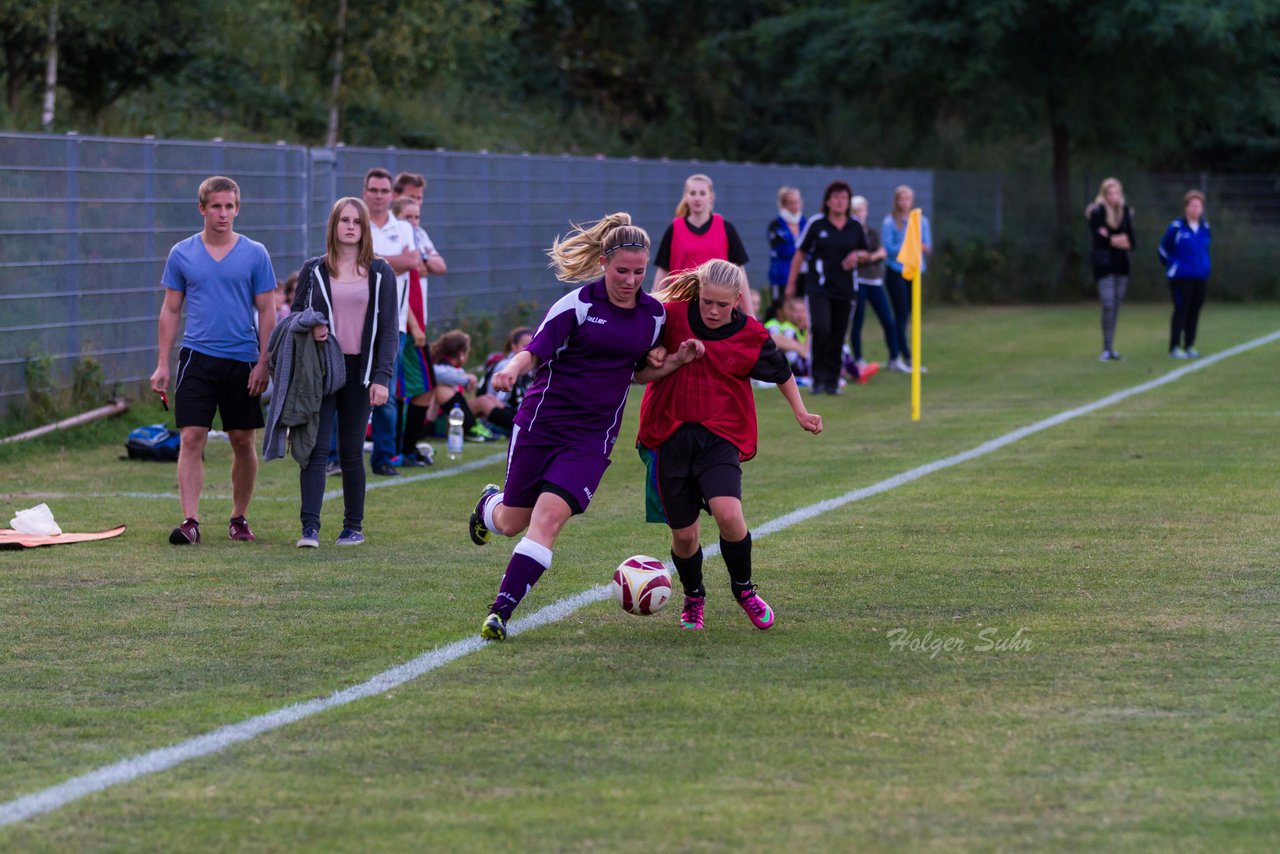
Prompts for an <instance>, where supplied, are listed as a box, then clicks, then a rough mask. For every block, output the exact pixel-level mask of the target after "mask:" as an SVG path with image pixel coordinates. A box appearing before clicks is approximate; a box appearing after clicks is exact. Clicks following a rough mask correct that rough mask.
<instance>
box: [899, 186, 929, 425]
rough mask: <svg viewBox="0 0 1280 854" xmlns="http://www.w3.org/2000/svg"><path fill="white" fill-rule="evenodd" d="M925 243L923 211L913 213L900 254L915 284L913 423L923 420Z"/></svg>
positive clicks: (904, 270)
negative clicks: (922, 350)
mask: <svg viewBox="0 0 1280 854" xmlns="http://www.w3.org/2000/svg"><path fill="white" fill-rule="evenodd" d="M923 245H924V243H923V240H922V239H921V235H920V209H919V208H916V209H915V210H913V211H911V216H910V218H909V219H908V220H907V233H906V235H905V236H904V237H903V240H902V248H901V249H899V250H898V263H899V264H901V265H902V278H904V279H907V280H908V281H910V282H911V420H912V421H919V420H920V362H921V354H920V268H921V267H923V266H924V248H923Z"/></svg>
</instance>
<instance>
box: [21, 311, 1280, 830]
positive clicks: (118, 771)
mask: <svg viewBox="0 0 1280 854" xmlns="http://www.w3.org/2000/svg"><path fill="white" fill-rule="evenodd" d="M1277 340H1280V331H1276V332H1272V333H1271V334H1269V335H1264V336H1262V337H1260V338H1255V339H1253V340H1252V341H1246V342H1245V343H1243V344H1240V345H1237V346H1235V347H1232V348H1230V349H1228V350H1223V351H1222V352H1221V353H1215V354H1213V355H1212V356H1205V357H1204V358H1201V359H1199V360H1197V361H1195V362H1191V363H1189V364H1187V365H1186V366H1185V367H1181V368H1178V369H1176V370H1173V371H1170V372H1169V373H1167V374H1164V375H1162V376H1160V377H1158V378H1156V379H1154V380H1150V381H1149V382H1145V383H1142V384H1140V385H1136V386H1132V387H1130V388H1127V389H1123V390H1121V391H1117V392H1115V393H1114V394H1109V395H1107V396H1106V397H1103V398H1100V399H1098V400H1095V401H1093V402H1092V403H1088V404H1085V405H1084V406H1078V407H1075V408H1074V409H1068V410H1066V411H1064V412H1059V413H1058V414H1057V415H1053V416H1051V417H1049V418H1045V419H1043V420H1041V421H1037V422H1035V423H1034V424H1029V425H1027V426H1026V427H1020V428H1019V429H1017V430H1013V431H1011V432H1009V433H1005V434H1004V435H1003V436H999V437H997V438H995V439H991V440H990V441H987V442H983V443H982V444H981V445H978V446H977V447H974V448H970V449H969V450H967V451H963V452H961V453H958V454H952V455H951V456H949V457H943V458H942V459H939V460H935V461H933V462H931V463H927V464H925V465H922V466H917V467H916V468H913V469H911V470H910V471H905V472H903V473H901V474H897V475H894V476H893V477H890V478H887V479H885V480H882V481H880V482H879V483H875V484H872V485H871V486H867V487H864V488H862V489H855V490H853V491H851V492H846V493H845V494H844V495H841V496H838V497H836V498H831V499H828V500H826V501H819V502H818V503H816V504H810V505H808V506H807V507H801V508H799V509H797V510H793V511H792V512H790V513H787V514H785V515H783V516H779V517H778V518H776V519H773V520H771V521H769V522H765V523H764V524H762V525H759V526H757V527H754V528H752V531H751V533H752V536H753V538H760V537H765V536H768V535H769V534H772V533H775V532H777V531H781V530H784V529H786V528H790V527H792V526H795V525H798V524H800V523H801V522H806V521H808V520H810V519H812V518H814V517H815V516H819V515H821V514H823V513H827V512H830V511H831V510H835V509H837V508H839V507H843V506H845V505H846V504H851V503H853V502H855V501H862V500H863V499H866V498H870V497H871V496H873V495H879V494H880V493H882V492H888V491H889V490H891V489H896V488H897V487H899V486H903V485H905V484H908V483H911V482H913V481H916V480H919V479H920V478H922V477H924V476H926V475H929V474H932V473H934V472H937V471H941V470H943V469H947V468H951V467H952V466H957V465H960V464H961V463H964V462H968V461H969V460H973V459H976V458H978V457H982V456H986V455H987V454H990V453H993V452H995V451H997V450H999V449H1001V448H1003V447H1005V446H1006V445H1011V444H1013V443H1014V442H1017V441H1019V440H1021V439H1025V438H1026V437H1028V436H1032V435H1034V434H1036V433H1040V432H1042V431H1044V430H1048V429H1049V428H1051V427H1056V426H1058V425H1059V424H1063V423H1065V422H1067V421H1070V420H1072V419H1074V418H1079V417H1081V416H1082V415H1088V414H1089V413H1091V412H1096V411H1097V410H1099V409H1103V408H1105V407H1108V406H1112V405H1114V404H1116V403H1119V402H1121V401H1123V400H1127V399H1128V398H1130V397H1133V396H1135V395H1139V394H1143V393H1145V392H1148V391H1151V390H1152V389H1156V388H1159V387H1160V386H1164V385H1168V384H1169V383H1172V382H1176V381H1177V380H1180V379H1182V378H1183V377H1185V376H1187V375H1188V374H1190V373H1192V372H1194V371H1199V370H1203V369H1205V368H1207V367H1209V366H1210V365H1215V364H1217V363H1218V362H1221V361H1222V360H1224V359H1229V358H1231V357H1232V356H1237V355H1239V354H1241V353H1244V352H1246V351H1248V350H1253V349H1255V348H1257V347H1262V346H1264V345H1266V344H1270V343H1271V342H1273V341H1277ZM482 463H483V461H481V460H477V461H475V463H471V464H469V465H473V466H475V467H479V466H480V465H481V464H482ZM461 468H462V467H461V466H459V469H461ZM433 474H434V473H433ZM439 474H440V475H443V474H445V472H440V473H439ZM429 476H430V475H424V476H422V477H429ZM379 485H381V484H379ZM387 485H391V484H390V483H388V484H387ZM704 552H705V554H706V556H708V557H711V556H714V555H715V554H718V553H719V547H718V545H711V546H708V547H707V548H706V549H704ZM609 596H610V589H609V586H608V585H601V586H599V587H592V588H590V589H587V590H583V591H582V592H580V593H576V594H574V595H573V596H569V597H566V598H564V599H561V600H559V601H557V602H553V603H552V604H550V605H547V606H546V607H544V608H541V609H539V610H537V611H535V612H533V613H532V614H529V615H528V616H527V617H520V618H517V619H515V620H512V621H511V623H510V625H509V626H508V628H507V633H508V634H509V635H518V634H520V633H522V632H526V631H530V630H532V629H536V628H539V627H541V626H545V625H548V624H550V623H555V622H558V621H560V620H563V619H564V618H565V617H568V616H569V615H570V614H572V613H574V612H575V611H577V610H579V609H580V608H583V607H585V606H586V605H590V604H591V603H593V602H599V601H602V600H604V599H607V598H608V597H609ZM484 646H485V642H484V641H482V640H480V639H479V638H478V637H470V638H465V639H463V640H458V641H454V642H453V643H450V644H447V645H445V646H442V647H437V648H436V649H433V650H431V651H430V652H426V653H423V654H422V655H420V656H418V657H417V658H415V659H413V660H411V661H407V662H405V663H403V664H398V665H396V666H395V667H392V668H390V669H389V670H384V671H383V672H381V673H379V674H378V675H376V676H374V677H373V678H371V679H369V680H367V681H365V682H361V683H360V684H358V685H353V686H351V687H349V688H344V689H342V690H341V691H338V692H336V693H334V694H330V695H329V696H327V697H321V698H318V699H314V700H308V701H306V702H303V703H297V704H295V705H292V706H285V707H283V708H280V709H276V710H275V711H272V712H267V713H266V714H262V715H258V716H256V717H252V718H248V719H246V720H243V721H240V722H239V723H234V724H228V725H227V726H223V727H219V728H218V729H215V730H213V731H212V732H207V733H205V734H204V735H199V736H196V737H194V738H189V739H187V740H186V741H183V742H179V743H178V744H174V745H171V746H169V747H162V748H160V749H158V750H151V751H148V752H147V753H140V754H138V755H136V756H131V757H128V758H127V759H122V760H120V761H119V762H115V763H113V764H111V765H105V766H103V767H101V768H97V769H95V770H93V771H90V772H88V773H86V774H81V775H80V776H78V777H72V778H71V779H69V780H66V781H64V782H62V783H58V784H56V785H54V786H50V787H49V788H47V789H43V790H41V791H39V792H33V793H32V794H29V795H23V796H22V797H19V798H15V799H13V800H11V801H7V802H5V803H3V804H0V827H4V826H6V825H10V824H14V823H16V822H20V821H24V820H26V819H28V818H31V817H33V816H37V815H43V814H44V813H47V812H52V811H53V810H55V809H58V808H59V807H62V806H65V805H66V804H69V803H71V802H72V801H75V800H79V799H80V798H83V797H84V796H86V795H90V794H93V793H94V792H100V791H102V790H104V789H108V788H110V787H112V786H116V785H119V784H121V783H127V782H129V781H130V780H134V779H137V778H138V777H142V776H144V775H147V774H155V773H157V772H159V771H164V770H166V769H168V768H172V767H173V766H175V765H178V764H181V763H183V762H186V761H188V760H190V759H196V758H198V757H201V756H208V755H209V754H212V753H218V752H220V751H223V750H226V749H227V748H228V747H231V746H232V745H235V744H239V743H241V742H244V741H249V740H251V739H253V738H256V737H257V736H259V735H261V734H263V733H266V732H271V731H272V730H276V729H279V728H280V727H283V726H286V725H288V724H291V723H294V722H296V721H300V720H302V719H304V718H308V717H310V716H312V715H314V714H318V713H319V712H323V711H326V710H327V709H332V708H336V707H338V706H345V705H346V704H348V703H351V702H354V701H356V700H361V699H364V698H366V697H373V696H377V695H378V694H384V693H386V692H387V691H390V690H391V689H392V688H395V687H397V686H399V685H403V684H404V683H406V682H408V681H410V680H412V679H416V678H417V677H419V676H422V675H423V674H426V673H430V672H431V671H433V670H436V669H439V668H440V667H443V666H444V665H446V664H448V663H449V662H452V661H455V660H456V659H459V658H461V657H462V656H464V655H468V654H469V653H473V652H477V651H479V650H481V649H483V648H484Z"/></svg>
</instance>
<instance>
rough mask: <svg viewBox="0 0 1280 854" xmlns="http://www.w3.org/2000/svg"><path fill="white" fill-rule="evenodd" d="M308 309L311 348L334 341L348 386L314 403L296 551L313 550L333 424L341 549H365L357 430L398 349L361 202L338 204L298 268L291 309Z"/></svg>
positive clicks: (386, 281) (388, 273) (392, 279)
mask: <svg viewBox="0 0 1280 854" xmlns="http://www.w3.org/2000/svg"><path fill="white" fill-rule="evenodd" d="M304 308H312V309H315V310H316V311H318V312H320V313H321V314H323V315H324V316H325V317H326V318H327V319H328V321H329V324H328V326H317V327H315V331H314V333H313V334H314V335H315V339H316V340H317V341H324V340H325V339H326V338H328V336H329V335H333V336H335V337H336V338H337V339H338V344H339V346H340V347H341V349H342V356H343V360H344V361H345V363H346V365H345V367H346V372H347V382H346V385H344V386H343V387H342V388H340V389H338V390H337V391H336V392H334V393H333V394H330V395H326V396H325V398H324V399H323V400H322V401H321V403H320V428H319V433H318V434H317V436H316V445H315V449H314V450H313V451H312V452H311V458H310V459H309V460H308V461H307V465H306V466H305V467H304V468H303V469H302V474H301V475H300V477H299V481H300V483H301V488H302V514H301V515H302V538H301V539H299V540H298V548H312V549H314V548H319V546H320V507H321V505H322V504H323V503H324V482H325V466H326V464H327V462H328V457H329V446H330V437H331V436H332V435H333V432H332V431H333V429H334V424H335V422H336V424H337V430H338V462H339V463H340V464H341V466H342V503H343V516H342V533H341V534H339V535H338V539H337V544H338V545H340V546H358V545H360V544H361V543H363V542H364V533H363V531H364V492H365V472H364V430H365V425H366V424H368V423H369V410H370V407H373V406H380V405H382V404H384V403H386V402H387V394H388V387H389V386H390V384H391V371H392V367H393V365H394V363H395V355H396V349H397V347H398V346H399V343H400V323H399V321H400V315H399V310H398V309H397V307H396V274H395V272H394V271H393V270H392V269H391V265H390V264H388V263H387V262H386V261H384V260H383V259H381V258H378V257H377V256H375V255H374V254H373V237H372V235H371V233H370V231H369V210H368V208H366V207H365V206H364V202H362V201H361V200H360V199H357V198H352V197H347V198H344V199H338V201H337V202H336V203H334V206H333V210H332V211H331V212H330V214H329V226H328V229H327V230H326V237H325V254H324V255H322V256H320V257H317V258H312V259H311V260H309V261H307V262H306V263H305V264H303V265H302V270H301V272H299V274H298V290H297V293H296V294H295V295H294V298H293V310H294V311H301V310H303V309H304Z"/></svg>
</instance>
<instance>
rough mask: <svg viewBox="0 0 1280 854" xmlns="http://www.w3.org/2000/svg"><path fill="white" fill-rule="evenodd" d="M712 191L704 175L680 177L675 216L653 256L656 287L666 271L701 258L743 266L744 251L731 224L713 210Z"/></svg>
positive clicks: (688, 267) (697, 262) (691, 265)
mask: <svg viewBox="0 0 1280 854" xmlns="http://www.w3.org/2000/svg"><path fill="white" fill-rule="evenodd" d="M715 206H716V191H715V187H714V186H713V185H712V183H711V179H710V178H708V177H707V176H706V175H690V176H689V177H688V178H685V179H684V195H683V196H681V198H680V204H679V205H677V206H676V218H675V219H674V220H672V221H671V225H669V226H667V230H666V232H665V233H664V234H663V235H662V242H661V243H660V244H659V245H658V255H657V257H656V258H654V262H653V263H654V274H653V282H654V287H655V288H656V287H657V286H658V284H659V283H661V282H662V280H663V279H665V278H666V277H667V274H668V273H683V272H684V271H685V270H692V269H693V268H694V267H697V266H699V265H700V264H702V263H703V262H704V261H712V260H715V259H719V260H721V261H729V262H731V263H734V264H737V265H738V266H740V267H741V266H744V265H745V264H746V263H747V260H748V259H747V250H746V247H745V246H743V245H742V238H741V237H739V236H738V230H737V229H736V228H734V227H733V223H731V222H729V220H727V219H725V218H724V217H722V216H720V214H718V213H714V209H715Z"/></svg>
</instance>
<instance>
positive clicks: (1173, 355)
mask: <svg viewBox="0 0 1280 854" xmlns="http://www.w3.org/2000/svg"><path fill="white" fill-rule="evenodd" d="M1169 358H1170V359H1186V358H1188V357H1187V351H1186V350H1183V349H1182V348H1181V347H1174V348H1173V349H1172V350H1170V351H1169Z"/></svg>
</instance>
